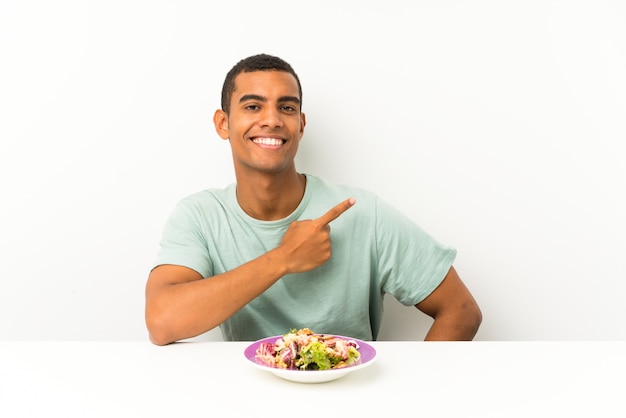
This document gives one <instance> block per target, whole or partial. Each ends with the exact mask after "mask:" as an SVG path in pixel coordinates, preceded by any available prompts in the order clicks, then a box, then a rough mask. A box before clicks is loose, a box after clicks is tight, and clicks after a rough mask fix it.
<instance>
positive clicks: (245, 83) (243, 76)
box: [234, 70, 300, 97]
mask: <svg viewBox="0 0 626 418" xmlns="http://www.w3.org/2000/svg"><path fill="white" fill-rule="evenodd" d="M234 81H235V83H234V84H235V89H234V91H235V92H236V93H237V94H238V95H245V94H259V92H260V91H267V92H271V91H276V90H282V91H284V93H282V94H288V95H292V96H296V97H299V96H300V94H299V91H298V82H297V80H296V78H295V77H294V76H293V75H292V74H290V73H288V72H286V71H279V70H268V71H250V72H241V73H239V74H237V76H236V77H235V80H234Z"/></svg>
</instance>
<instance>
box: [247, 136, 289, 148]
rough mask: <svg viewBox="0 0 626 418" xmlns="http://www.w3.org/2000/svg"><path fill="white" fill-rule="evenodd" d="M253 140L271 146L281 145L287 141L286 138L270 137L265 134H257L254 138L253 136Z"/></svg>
mask: <svg viewBox="0 0 626 418" xmlns="http://www.w3.org/2000/svg"><path fill="white" fill-rule="evenodd" d="M251 140H252V142H254V143H255V144H259V145H265V146H270V147H279V146H281V145H283V144H284V143H285V142H286V141H285V140H284V139H280V138H269V137H263V136H256V137H254V138H251Z"/></svg>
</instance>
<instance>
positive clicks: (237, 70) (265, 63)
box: [222, 54, 302, 114]
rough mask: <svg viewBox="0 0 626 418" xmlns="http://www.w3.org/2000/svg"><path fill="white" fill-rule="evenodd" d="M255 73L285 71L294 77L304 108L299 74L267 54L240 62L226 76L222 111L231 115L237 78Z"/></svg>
mask: <svg viewBox="0 0 626 418" xmlns="http://www.w3.org/2000/svg"><path fill="white" fill-rule="evenodd" d="M253 71H284V72H286V73H289V74H291V75H293V76H294V77H295V79H296V81H297V82H298V93H299V94H300V106H302V86H301V85H300V79H299V78H298V74H296V72H295V71H294V69H293V68H292V67H291V65H289V63H288V62H286V61H285V60H283V59H281V58H278V57H275V56H272V55H267V54H258V55H252V56H250V57H248V58H244V59H242V60H241V61H239V62H238V63H237V64H235V66H234V67H233V68H231V70H230V71H229V72H228V74H226V79H225V80H224V85H223V86H222V110H223V111H224V112H226V113H227V114H229V113H230V100H231V98H232V95H233V91H235V77H237V76H238V75H239V74H241V73H250V72H253Z"/></svg>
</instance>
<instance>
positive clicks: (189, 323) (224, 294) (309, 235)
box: [145, 199, 354, 345]
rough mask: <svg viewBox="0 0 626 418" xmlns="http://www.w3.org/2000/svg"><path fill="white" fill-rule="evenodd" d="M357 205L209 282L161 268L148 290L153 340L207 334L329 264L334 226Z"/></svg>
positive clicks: (307, 225) (302, 225) (346, 204)
mask: <svg viewBox="0 0 626 418" xmlns="http://www.w3.org/2000/svg"><path fill="white" fill-rule="evenodd" d="M353 204H354V199H347V200H345V201H343V202H341V203H340V204H338V205H337V206H335V207H333V208H332V209H330V210H329V211H328V212H327V213H325V214H324V215H322V216H321V217H320V218H318V219H313V220H305V221H297V222H293V223H292V224H291V225H290V226H289V228H288V229H287V232H286V233H285V235H284V236H283V238H282V240H281V242H280V244H279V245H278V247H276V248H275V249H273V250H270V251H268V252H267V253H265V254H263V255H261V256H259V257H257V258H255V259H254V260H251V261H249V262H247V263H245V264H243V265H241V266H239V267H237V268H235V269H233V270H230V271H227V272H225V273H222V274H218V275H216V276H213V277H210V278H208V279H206V280H204V278H203V277H202V275H200V273H198V272H196V271H195V270H193V269H190V268H187V267H183V266H177V265H170V264H166V265H160V266H157V267H155V268H154V269H153V270H152V271H151V272H150V275H149V276H148V282H147V285H146V312H145V315H146V325H147V327H148V332H149V333H150V340H151V341H152V342H153V343H154V344H157V345H165V344H169V343H171V342H174V341H178V340H182V339H185V338H191V337H195V336H197V335H200V334H202V333H204V332H207V331H209V330H211V329H213V328H215V327H216V326H218V325H220V324H221V323H222V322H224V321H225V320H227V319H228V318H230V317H231V316H232V315H233V314H235V313H236V312H237V311H238V310H239V309H241V308H242V307H243V306H245V305H246V304H247V303H248V302H250V301H251V300H252V299H254V298H256V297H257V296H259V295H260V294H261V293H263V292H264V291H265V290H266V289H268V288H269V287H270V286H271V285H272V284H274V283H275V282H276V281H277V280H279V279H280V278H281V277H283V276H284V275H286V274H290V273H300V272H304V271H309V270H312V269H314V268H316V267H318V266H321V265H322V264H324V263H325V262H326V261H327V260H328V259H329V258H330V256H331V242H330V226H329V225H328V224H329V223H330V222H332V221H333V220H334V219H336V218H337V217H339V216H340V215H341V214H342V213H343V212H345V211H346V210H348V209H349V208H350V207H351V206H352V205H353Z"/></svg>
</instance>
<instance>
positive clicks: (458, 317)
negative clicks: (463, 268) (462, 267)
mask: <svg viewBox="0 0 626 418" xmlns="http://www.w3.org/2000/svg"><path fill="white" fill-rule="evenodd" d="M415 306H416V307H417V309H419V310H420V311H422V312H424V313H425V314H427V315H429V316H430V317H432V318H433V319H434V320H435V322H433V324H432V326H431V327H430V330H429V331H428V333H427V334H426V338H425V340H426V341H470V340H472V339H473V338H474V336H475V335H476V332H478V327H479V326H480V323H481V322H482V313H481V311H480V308H479V307H478V304H477V303H476V301H475V300H474V297H473V296H472V294H471V293H470V292H469V290H468V289H467V287H465V284H464V283H463V282H462V281H461V278H460V277H459V275H458V274H457V272H456V270H455V269H454V267H451V268H450V270H449V271H448V274H447V275H446V277H445V278H444V279H443V281H442V282H441V284H440V285H439V286H438V287H437V288H436V289H435V290H434V291H433V292H432V293H431V294H430V295H429V296H428V297H427V298H426V299H424V300H423V301H421V302H420V303H418V304H417V305H415Z"/></svg>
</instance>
